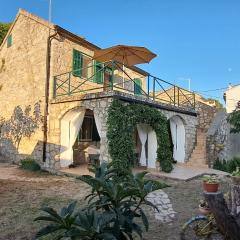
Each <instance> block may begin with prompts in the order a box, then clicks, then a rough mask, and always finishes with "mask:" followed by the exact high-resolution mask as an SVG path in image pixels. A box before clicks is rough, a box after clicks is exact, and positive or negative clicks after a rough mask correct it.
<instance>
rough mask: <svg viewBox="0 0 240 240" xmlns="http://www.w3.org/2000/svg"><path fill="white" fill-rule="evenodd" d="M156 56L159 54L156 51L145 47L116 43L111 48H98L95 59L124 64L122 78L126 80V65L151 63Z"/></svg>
mask: <svg viewBox="0 0 240 240" xmlns="http://www.w3.org/2000/svg"><path fill="white" fill-rule="evenodd" d="M156 56H157V55H156V54H155V53H153V52H151V51H150V50H148V49H147V48H145V47H137V46H126V45H116V46H113V47H110V48H105V49H101V50H96V51H95V52H94V56H93V59H95V60H97V61H100V62H110V61H114V62H115V64H117V63H120V64H122V65H123V67H122V73H123V76H122V78H123V82H124V74H125V69H124V68H125V67H124V66H125V65H127V66H133V65H135V64H140V63H149V62H150V61H151V60H152V59H153V58H155V57H156ZM116 62H117V63H116ZM117 66H118V64H117ZM118 68H119V66H118Z"/></svg>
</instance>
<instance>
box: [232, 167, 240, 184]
mask: <svg viewBox="0 0 240 240" xmlns="http://www.w3.org/2000/svg"><path fill="white" fill-rule="evenodd" d="M231 178H232V181H233V183H234V184H236V185H240V169H239V167H237V168H236V171H234V172H232V175H231Z"/></svg>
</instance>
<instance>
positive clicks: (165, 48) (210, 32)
mask: <svg viewBox="0 0 240 240" xmlns="http://www.w3.org/2000/svg"><path fill="white" fill-rule="evenodd" d="M52 2H53V10H52V20H53V22H54V23H55V24H58V25H60V26H61V27H63V28H66V29H67V30H69V31H71V32H74V33H76V34H78V35H81V36H84V37H86V38H87V39H88V40H89V41H91V42H93V43H95V44H97V45H99V46H100V47H102V48H105V47H109V46H112V45H115V44H127V45H139V46H145V47H148V48H149V49H150V50H151V51H153V52H155V53H156V54H157V55H158V56H157V58H155V59H154V60H153V61H152V62H151V63H150V64H144V65H141V67H142V68H143V69H145V70H147V71H149V72H151V73H152V74H153V75H156V76H158V77H160V78H162V79H165V80H167V81H170V82H175V83H176V84H178V85H181V86H182V87H186V88H187V86H188V83H187V79H189V78H190V79H191V88H192V90H195V91H208V90H212V89H218V88H223V87H227V85H228V83H232V84H237V83H240V14H239V12H240V1H239V0H114V1H112V0H101V1H100V0H92V1H82V0H68V1H66V0H52ZM18 8H23V9H26V10H27V11H30V12H31V13H34V14H36V15H39V16H40V17H43V18H46V19H47V18H48V0H8V1H3V2H2V4H1V9H0V21H4V22H9V21H12V20H13V19H14V17H15V15H16V13H17V11H18ZM204 94H205V96H206V97H207V96H214V97H215V96H216V97H218V98H219V99H222V94H223V90H221V91H209V92H204Z"/></svg>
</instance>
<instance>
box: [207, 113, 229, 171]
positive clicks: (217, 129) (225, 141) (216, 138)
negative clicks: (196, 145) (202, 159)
mask: <svg viewBox="0 0 240 240" xmlns="http://www.w3.org/2000/svg"><path fill="white" fill-rule="evenodd" d="M229 134H230V126H229V124H228V123H227V114H226V112H225V111H219V112H218V113H217V114H216V117H215V118H214V120H213V122H212V124H211V126H210V128H209V129H208V132H207V160H208V164H209V166H210V167H212V166H213V163H214V162H215V161H216V160H217V159H219V160H227V159H228V156H229V144H230V142H229Z"/></svg>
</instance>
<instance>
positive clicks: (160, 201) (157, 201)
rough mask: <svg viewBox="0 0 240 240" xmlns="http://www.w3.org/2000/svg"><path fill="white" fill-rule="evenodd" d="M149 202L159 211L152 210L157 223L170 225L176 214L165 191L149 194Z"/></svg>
mask: <svg viewBox="0 0 240 240" xmlns="http://www.w3.org/2000/svg"><path fill="white" fill-rule="evenodd" d="M147 200H148V201H149V202H151V203H153V204H154V205H155V206H156V207H157V209H158V210H157V209H154V210H152V209H151V211H154V216H155V219H156V220H157V221H160V222H164V223H169V222H171V221H172V220H173V219H174V218H175V214H176V212H175V211H174V210H173V206H172V204H171V202H170V199H169V197H168V195H167V194H166V193H165V192H164V191H163V190H157V191H155V192H152V193H149V194H148V196H147Z"/></svg>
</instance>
